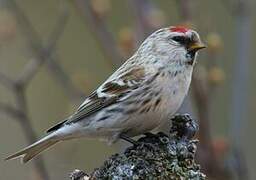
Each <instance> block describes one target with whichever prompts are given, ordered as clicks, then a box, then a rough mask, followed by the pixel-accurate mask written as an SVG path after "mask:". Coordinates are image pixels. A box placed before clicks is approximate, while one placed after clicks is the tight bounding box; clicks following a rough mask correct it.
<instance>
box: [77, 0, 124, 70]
mask: <svg viewBox="0 0 256 180" xmlns="http://www.w3.org/2000/svg"><path fill="white" fill-rule="evenodd" d="M74 3H75V6H76V8H77V9H78V12H79V13H80V14H81V16H82V17H83V18H84V19H85V20H86V21H87V27H88V28H89V30H90V31H91V32H92V35H93V36H94V37H95V39H96V40H97V42H98V44H99V46H100V48H101V49H102V52H103V53H104V55H105V56H106V59H107V60H108V61H109V60H110V62H111V65H112V66H113V67H118V66H119V65H120V64H121V63H122V59H123V58H122V55H121V53H120V50H119V47H118V45H117V43H116V42H115V39H114V37H113V35H112V33H111V32H110V31H109V29H108V28H107V25H106V23H105V21H104V20H103V19H102V17H99V16H98V15H97V14H96V13H95V12H94V11H93V10H92V6H91V1H90V0H74Z"/></svg>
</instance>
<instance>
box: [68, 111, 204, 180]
mask: <svg viewBox="0 0 256 180" xmlns="http://www.w3.org/2000/svg"><path fill="white" fill-rule="evenodd" d="M171 121H172V126H171V128H170V134H169V135H166V134H164V133H161V132H160V133H157V134H152V133H146V134H145V135H144V136H143V137H141V138H140V139H138V141H137V143H136V145H133V146H130V147H128V148H127V149H126V150H125V151H124V152H123V153H121V154H115V155H112V156H111V157H109V158H108V159H107V160H106V161H105V162H104V164H103V165H102V166H101V167H99V168H96V169H95V170H94V171H93V172H92V173H90V174H89V175H88V174H86V173H84V172H83V171H81V170H74V171H73V172H72V173H71V174H70V179H71V180H94V179H114V180H122V179H125V180H126V179H132V180H133V179H175V180H176V179H177V180H178V179H192V180H197V179H198V180H201V179H205V175H204V174H203V173H202V172H201V171H200V165H198V164H196V163H195V153H196V144H197V142H198V140H193V139H192V138H193V137H194V135H195V133H196V131H198V125H197V123H196V122H195V121H194V120H193V119H191V118H190V116H189V115H187V114H185V115H176V116H174V117H173V118H172V119H171Z"/></svg>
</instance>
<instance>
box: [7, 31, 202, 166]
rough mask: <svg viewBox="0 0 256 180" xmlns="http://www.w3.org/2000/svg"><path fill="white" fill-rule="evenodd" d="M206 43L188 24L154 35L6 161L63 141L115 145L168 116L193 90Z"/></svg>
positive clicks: (32, 154)
mask: <svg viewBox="0 0 256 180" xmlns="http://www.w3.org/2000/svg"><path fill="white" fill-rule="evenodd" d="M205 47H206V46H205V45H204V44H203V43H202V41H201V40H200V36H199V34H198V33H197V32H196V31H195V30H193V29H190V28H188V27H183V26H169V27H165V28H162V29H159V30H157V31H155V32H153V33H152V34H151V35H149V36H148V37H147V38H146V39H145V40H144V41H143V42H142V44H141V45H140V47H139V48H138V49H137V51H136V52H135V53H134V54H133V55H132V56H131V57H130V58H129V59H128V60H126V61H125V62H124V63H123V64H122V65H121V66H120V67H119V68H118V69H117V70H116V71H115V72H114V73H113V74H112V75H111V76H110V77H109V78H108V79H107V80H106V81H105V82H103V83H102V84H101V85H100V86H99V87H98V88H97V89H96V90H95V91H93V92H92V93H91V94H90V95H89V96H88V97H86V98H85V101H84V102H83V103H82V104H81V105H80V106H79V107H78V109H77V110H76V111H75V112H74V114H72V115H71V116H69V117H68V118H66V119H65V120H63V121H61V122H60V123H58V124H57V125H55V126H53V127H51V128H50V129H48V130H47V134H46V135H45V136H44V137H43V138H41V139H40V140H38V141H37V142H35V143H33V144H32V145H30V146H28V147H25V148H24V149H22V150H20V151H18V152H17V153H15V154H13V155H10V156H8V157H7V158H6V159H5V160H10V159H15V158H18V157H21V160H22V163H26V162H28V161H29V160H31V159H32V158H34V157H35V156H36V155H38V154H39V153H41V152H42V151H44V150H46V149H47V148H49V147H51V146H53V145H55V144H56V143H58V142H61V141H66V140H70V139H74V138H81V137H87V138H96V139H100V140H105V141H107V142H108V143H110V144H112V143H115V142H116V141H118V140H119V139H124V140H127V141H129V142H134V140H133V139H132V137H135V136H138V135H142V134H144V133H147V132H150V131H151V130H154V129H156V128H157V127H159V126H160V125H161V124H163V123H165V122H166V121H168V119H169V117H172V116H173V115H174V114H175V113H176V111H177V110H178V109H179V107H180V106H181V104H182V102H183V100H184V98H185V96H186V95H187V93H188V90H189V86H190V83H191V78H192V73H193V69H194V66H195V64H196V58H197V55H198V50H200V49H203V48H205Z"/></svg>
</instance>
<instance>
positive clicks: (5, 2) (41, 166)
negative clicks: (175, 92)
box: [0, 0, 256, 180]
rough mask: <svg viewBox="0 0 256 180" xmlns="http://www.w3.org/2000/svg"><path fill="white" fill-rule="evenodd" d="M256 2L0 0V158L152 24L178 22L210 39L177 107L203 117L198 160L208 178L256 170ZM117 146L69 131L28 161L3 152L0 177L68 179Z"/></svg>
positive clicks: (39, 131) (91, 85)
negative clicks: (71, 134)
mask: <svg viewBox="0 0 256 180" xmlns="http://www.w3.org/2000/svg"><path fill="white" fill-rule="evenodd" d="M255 8H256V2H255V1H254V0H215V1H210V0H169V1H166V0H158V1H153V0H152V1H150V0H122V1H120V0H72V1H71V0H66V1H64V0H54V1H53V0H44V1H35V0H23V1H14V0H0V157H1V159H3V158H4V157H6V156H7V155H8V154H10V153H12V152H14V151H16V150H19V149H20V148H22V147H24V146H26V145H28V144H30V143H32V142H34V141H35V140H36V139H37V138H39V137H41V136H43V135H44V132H45V130H46V129H47V128H49V127H50V126H52V125H54V124H56V123H57V122H58V121H60V120H61V119H63V118H65V117H67V116H69V115H70V114H71V113H72V112H74V110H75V109H76V108H77V107H78V105H79V104H80V103H81V102H82V101H83V98H84V97H85V96H86V95H88V94H89V93H90V92H91V91H92V90H94V89H95V88H96V87H97V86H98V85H99V84H100V83H102V82H103V81H104V80H105V79H106V78H107V77H108V76H109V75H110V74H111V73H112V72H113V71H114V69H116V68H117V67H118V66H119V65H120V64H121V63H123V62H124V60H125V59H126V58H128V57H129V56H131V54H133V52H134V51H135V50H136V48H137V47H138V46H139V44H140V43H141V42H142V41H143V39H145V37H146V36H148V35H149V34H150V33H151V32H153V31H154V30H156V29H158V28H160V27H166V26H169V25H184V26H188V27H192V28H194V29H196V30H197V31H198V32H199V33H200V35H201V38H202V40H203V41H204V42H205V43H206V44H207V46H208V48H207V50H205V51H201V52H200V56H199V58H198V64H197V66H196V69H195V73H194V77H193V83H192V86H191V89H190V93H189V96H188V98H187V99H186V101H185V102H184V104H183V106H182V107H181V109H180V112H188V113H190V114H191V115H192V116H193V117H194V118H196V119H197V120H198V121H199V123H200V131H199V133H198V137H197V138H199V140H200V143H199V145H198V152H197V161H198V162H199V163H200V164H201V168H202V170H203V172H205V173H206V174H207V176H208V178H209V179H243V180H244V179H245V180H246V179H256V171H255V161H256V154H255V151H256V143H255V140H254V137H255V136H256V131H255V126H256V121H255V117H254V116H255V115H254V113H255V110H256V109H255V107H256V96H255V95H254V93H255V92H256V83H255V82H256V71H255V70H254V67H255V66H256V62H255V58H256V52H255V47H256V33H254V32H255V31H256V11H255ZM253 92H254V93H253ZM123 146H124V143H117V144H115V145H113V146H108V145H107V144H106V143H104V142H99V141H97V140H87V139H79V140H73V141H67V142H65V143H60V144H57V145H56V146H54V148H52V149H50V150H48V151H46V152H44V153H43V155H42V156H40V157H39V158H37V159H36V160H32V161H31V162H29V163H28V164H25V165H21V164H20V163H19V161H9V162H4V161H2V160H1V162H0V179H20V180H23V179H24V180H27V179H31V180H42V179H46V180H48V179H49V180H50V179H67V177H68V173H69V172H71V171H72V170H74V169H76V168H78V169H83V170H85V171H86V172H90V171H92V170H93V169H94V168H96V167H99V166H100V165H101V164H102V163H103V161H104V159H106V158H107V157H108V156H110V155H111V154H114V153H116V152H119V151H121V149H123Z"/></svg>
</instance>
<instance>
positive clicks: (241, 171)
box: [230, 0, 253, 179]
mask: <svg viewBox="0 0 256 180" xmlns="http://www.w3.org/2000/svg"><path fill="white" fill-rule="evenodd" d="M251 3H252V1H250V0H238V1H236V4H235V6H234V7H235V8H234V17H235V34H234V37H235V41H236V49H235V52H236V53H235V57H236V58H235V62H234V71H233V77H234V78H233V82H232V88H231V89H232V91H231V102H232V103H231V112H230V115H231V119H230V139H231V143H232V144H231V145H232V152H231V156H233V157H231V161H232V160H233V164H232V166H233V167H231V168H233V169H234V177H233V178H238V179H248V172H247V169H246V163H245V159H244V157H243V149H242V148H243V147H244V145H243V144H242V142H241V141H238V139H241V137H242V133H243V132H244V131H243V130H244V129H245V128H246V125H247V122H248V115H247V114H248V105H249V102H248V100H249V96H248V93H249V79H250V77H249V69H250V68H249V66H250V65H249V61H250V58H251V57H250V56H251V50H252V49H251V42H252V39H251V37H252V24H253V21H252V17H251Z"/></svg>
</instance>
